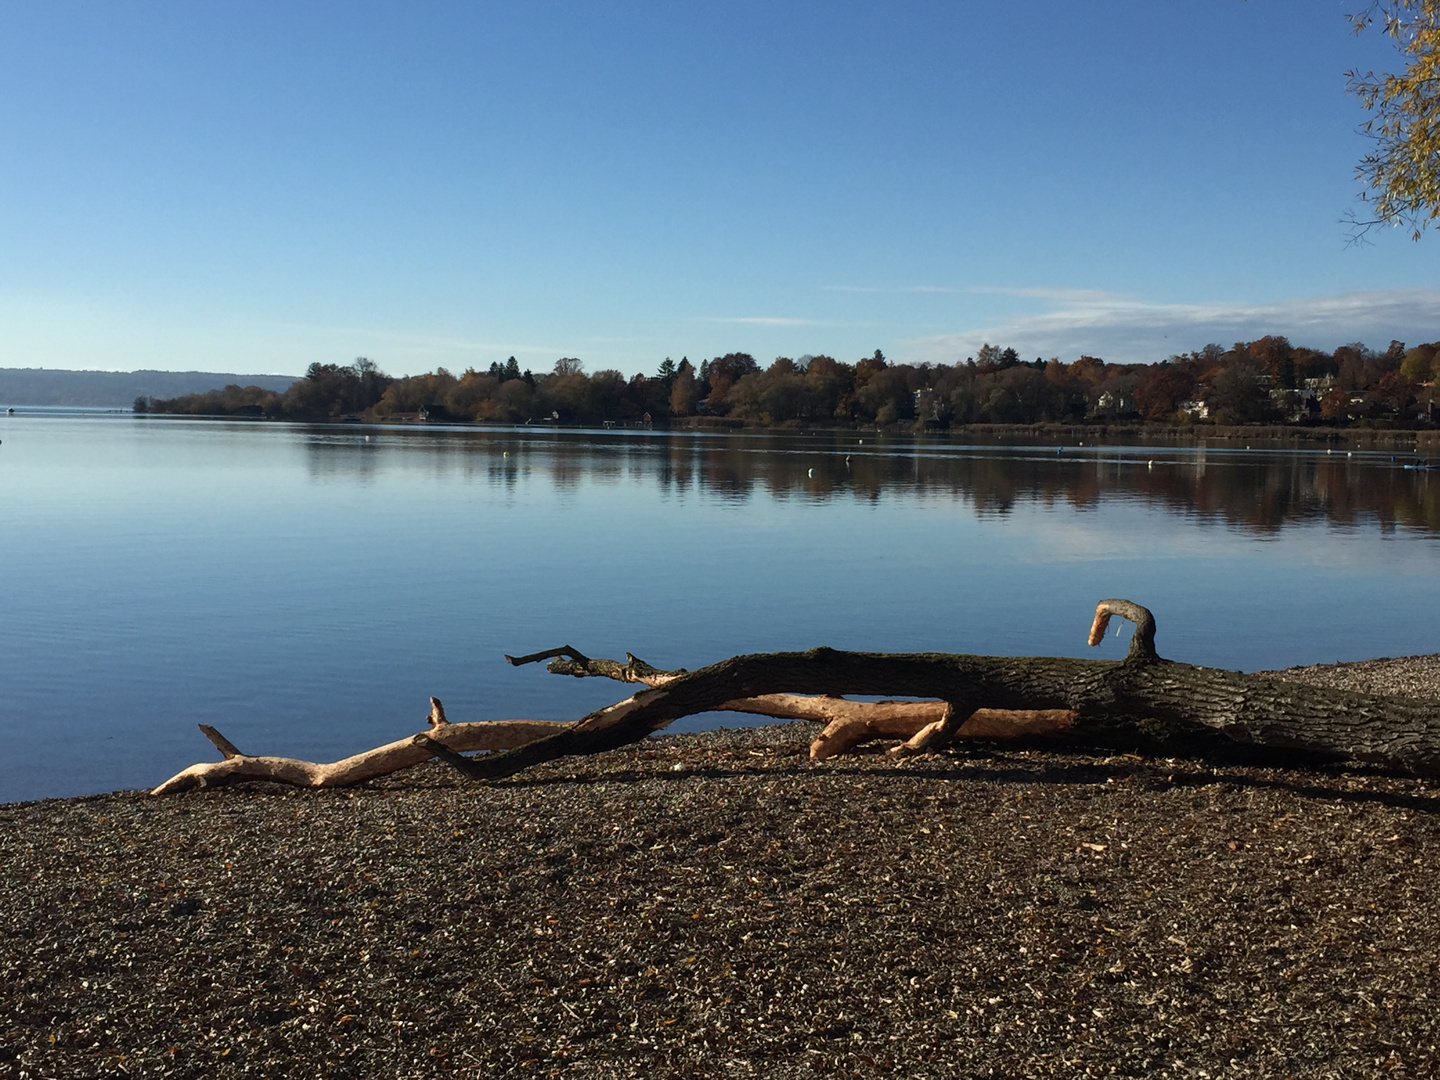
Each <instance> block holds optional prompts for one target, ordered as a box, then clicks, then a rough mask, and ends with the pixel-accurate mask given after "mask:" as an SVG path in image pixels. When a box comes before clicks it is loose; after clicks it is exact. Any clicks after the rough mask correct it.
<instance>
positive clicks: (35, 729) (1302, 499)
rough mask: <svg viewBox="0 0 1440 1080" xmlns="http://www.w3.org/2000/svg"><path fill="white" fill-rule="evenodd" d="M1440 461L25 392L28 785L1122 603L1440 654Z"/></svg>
mask: <svg viewBox="0 0 1440 1080" xmlns="http://www.w3.org/2000/svg"><path fill="white" fill-rule="evenodd" d="M862 439H863V442H862V441H861V440H862ZM1417 460H1419V459H1417V458H1416V457H1414V456H1413V455H1402V456H1400V460H1392V458H1391V455H1390V454H1389V453H1388V452H1386V453H1361V452H1358V451H1357V452H1355V453H1354V454H1353V455H1347V454H1346V453H1345V452H1344V451H1336V452H1334V453H1331V454H1327V453H1325V451H1324V450H1320V451H1318V452H1315V451H1298V452H1297V451H1294V450H1261V449H1259V448H1257V449H1255V450H1253V451H1247V450H1245V449H1243V448H1239V449H1231V448H1221V447H1216V446H1213V445H1212V446H1210V447H1208V448H1200V449H1196V448H1165V447H1124V448H1115V447H1109V448H1090V447H1076V446H1069V447H1065V448H1064V449H1063V451H1060V452H1057V449H1056V448H1055V447H1053V446H1050V447H1016V446H999V445H988V446H975V445H961V444H957V443H953V442H944V441H938V440H919V441H915V440H908V439H896V438H883V437H879V438H877V437H875V436H871V435H864V434H861V435H856V434H845V435H813V436H807V435H782V436H751V435H737V434H688V433H687V434H671V433H664V432H617V431H533V430H473V429H464V430H461V429H454V430H446V429H421V428H390V427H356V426H338V427H298V426H286V425H280V424H268V423H243V422H235V423H228V422H219V421H186V420H174V419H159V418H145V417H130V416H125V415H119V416H109V417H84V416H63V415H53V414H52V415H37V414H35V413H33V412H31V413H21V414H18V415H15V416H8V417H7V416H4V415H3V414H0V800H3V801H8V800H18V799H30V798H39V797H43V796H52V795H75V794H82V793H87V792H96V791H103V790H111V789H115V788H134V787H149V786H151V785H153V784H156V783H158V782H159V781H161V780H163V779H165V778H166V777H168V776H169V775H171V774H172V773H174V772H176V771H178V770H179V769H181V768H183V767H184V766H186V765H188V764H190V763H192V762H194V761H198V760H202V759H209V758H211V757H213V756H214V751H213V749H212V748H211V746H210V744H209V743H208V742H207V741H206V740H205V739H204V737H203V736H202V735H200V733H199V732H198V731H197V730H196V727H195V725H196V724H197V723H208V724H213V725H215V726H216V727H218V728H219V729H220V730H221V731H222V732H224V733H225V734H226V735H227V736H229V738H230V739H231V740H232V741H233V742H235V743H236V744H237V745H238V746H239V747H240V748H241V749H243V750H246V751H247V752H251V753H275V754H287V755H297V756H303V757H307V758H314V759H324V760H330V759H334V758H337V757H341V756H344V755H346V754H349V753H353V752H355V751H358V750H361V749H364V748H366V747H369V746H372V745H375V744H378V743H380V742H384V741H387V740H390V739H393V738H398V737H400V736H402V735H406V734H409V733H411V732H413V731H415V730H418V729H419V728H420V727H421V726H422V725H423V719H424V716H425V714H426V712H427V710H428V701H427V698H428V696H429V695H431V694H434V695H436V696H437V697H439V698H441V699H443V700H444V702H445V705H446V709H447V711H448V713H449V715H450V718H451V719H452V720H472V719H483V718H493V717H514V716H529V717H546V718H570V717H574V716H578V715H580V714H581V713H583V712H584V711H586V710H588V709H591V708H594V707H597V706H599V705H602V704H605V703H607V702H609V701H613V700H617V699H618V698H619V697H622V696H623V695H624V688H623V687H621V686H619V685H618V684H615V683H609V682H603V681H600V680H576V679H567V678H560V677H557V676H553V675H547V674H546V673H545V672H544V670H543V668H542V667H541V666H539V665H537V666H534V667H530V668H523V669H515V668H511V667H509V666H507V665H506V664H505V662H504V660H503V658H502V654H503V653H506V652H509V653H525V652H531V651H536V650H540V649H543V648H547V647H552V646H558V645H561V644H567V643H568V644H571V645H574V646H575V647H576V648H578V649H580V650H582V651H583V652H586V653H589V654H590V655H592V656H615V657H619V656H623V654H624V653H625V652H626V651H627V650H628V651H630V652H633V653H635V654H636V655H638V656H641V657H643V658H644V659H646V660H649V661H650V662H652V663H654V664H657V665H660V666H667V667H668V666H677V667H679V666H683V667H690V668H694V667H700V666H702V665H704V664H706V663H709V662H712V661H715V660H718V659H722V658H724V657H726V656H728V655H731V654H734V653H740V652H755V651H761V650H770V649H800V648H809V647H811V646H814V645H822V644H823V645H831V646H834V647H837V648H854V649H879V650H894V651H902V650H916V649H925V650H931V649H934V650H946V651H955V652H980V653H1005V654H1054V655H1082V654H1086V655H1095V656H1108V657H1118V656H1120V655H1121V654H1123V651H1124V647H1125V641H1124V639H1123V638H1116V637H1114V636H1112V637H1110V638H1109V639H1108V640H1107V641H1106V643H1105V644H1104V645H1102V646H1101V647H1100V648H1098V649H1094V650H1087V649H1086V647H1085V634H1086V631H1087V629H1088V627H1089V624H1090V616H1091V613H1092V611H1093V608H1094V605H1095V602H1096V601H1097V600H1099V599H1102V598H1104V597H1107V596H1124V597H1128V598H1130V599H1133V600H1136V601H1139V602H1141V603H1143V604H1146V605H1147V606H1149V607H1150V608H1151V609H1152V610H1153V611H1154V612H1155V614H1156V618H1157V621H1158V624H1159V634H1158V636H1157V646H1158V648H1159V651H1160V653H1161V655H1164V656H1169V657H1172V658H1175V659H1181V660H1187V661H1192V662H1195V663H1202V664H1208V665H1215V666H1222V667H1231V668H1242V669H1246V670H1254V669H1258V668H1270V667H1283V666H1286V665H1290V664H1301V663H1318V662H1329V661H1334V660H1341V659H1362V658H1366V657H1372V656H1384V655H1404V654H1410V653H1421V652H1440V574H1437V572H1436V571H1437V569H1440V549H1437V542H1440V471H1437V472H1433V473H1432V472H1429V471H1423V470H1417V469H1413V468H1411V469H1406V468H1404V467H1403V465H1404V464H1405V463H1407V462H1412V463H1413V462H1415V461H1417ZM737 722H739V721H737V718H736V717H735V716H733V715H731V716H712V717H709V718H699V719H696V720H692V721H688V722H687V724H688V725H689V727H691V728H693V727H703V726H719V725H721V724H729V725H731V726H733V725H735V724H736V723H737ZM677 730H684V728H678V727H677Z"/></svg>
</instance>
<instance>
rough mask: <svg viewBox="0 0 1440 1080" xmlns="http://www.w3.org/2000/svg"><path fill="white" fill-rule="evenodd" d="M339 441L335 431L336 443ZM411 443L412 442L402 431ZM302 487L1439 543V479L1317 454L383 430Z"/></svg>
mask: <svg viewBox="0 0 1440 1080" xmlns="http://www.w3.org/2000/svg"><path fill="white" fill-rule="evenodd" d="M347 435H348V433H347ZM415 435H416V436H419V435H420V433H419V432H417V433H415ZM307 446H308V448H309V450H310V454H309V459H310V471H311V474H312V475H313V476H316V477H320V476H334V475H336V474H340V473H344V474H348V475H351V476H357V475H358V476H360V477H363V478H365V479H370V478H371V477H373V475H374V473H375V471H376V470H377V469H385V468H399V469H402V470H408V469H418V470H422V471H424V472H428V473H450V474H452V475H453V474H454V473H455V472H456V471H457V470H458V471H459V472H461V473H463V474H464V475H466V476H467V477H472V478H477V479H483V480H485V481H488V482H489V483H490V484H491V485H492V486H500V487H503V488H505V489H509V490H512V491H513V489H514V487H515V485H516V484H517V482H524V480H525V478H526V477H533V478H535V479H541V478H543V479H544V480H545V481H548V482H549V483H550V484H551V485H552V486H553V487H555V488H556V489H557V490H560V491H574V490H576V489H577V488H579V487H581V486H583V485H586V484H596V485H601V486H605V487H610V486H614V485H616V484H620V483H624V482H626V481H638V482H645V481H649V482H656V481H658V483H659V486H660V488H661V490H662V491H663V492H664V493H665V494H666V495H667V496H671V497H679V498H684V497H687V496H689V495H692V494H693V495H700V494H703V495H705V496H708V497H711V498H714V497H719V498H722V499H725V500H727V501H740V502H743V501H745V500H747V499H749V498H752V497H753V496H755V495H756V494H757V493H764V494H765V495H766V496H767V497H771V498H776V499H782V500H787V499H797V500H804V501H811V502H825V501H827V500H831V499H840V498H844V499H861V500H866V501H869V502H872V503H878V502H879V501H880V500H881V499H882V498H883V497H884V496H887V495H896V494H905V495H917V496H934V497H944V498H950V499H962V500H964V501H966V502H968V503H969V504H970V505H972V506H973V507H974V508H975V510H976V512H977V513H979V514H982V515H991V514H998V515H1003V514H1007V513H1009V512H1011V511H1012V510H1013V509H1014V508H1015V507H1016V506H1017V505H1024V504H1027V503H1030V504H1037V505H1042V506H1053V505H1065V506H1070V507H1073V508H1075V509H1081V510H1084V509H1093V508H1095V507H1097V506H1099V505H1100V504H1101V503H1102V502H1105V501H1108V500H1134V501H1138V502H1141V503H1144V504H1147V505H1152V506H1157V507H1163V508H1164V509H1165V510H1167V511H1169V512H1171V513H1175V514H1181V515H1185V516H1190V517H1195V518H1197V519H1203V520H1210V521H1221V522H1224V523H1226V524H1228V525H1231V526H1234V527H1237V528H1243V529H1247V530H1249V531H1252V532H1256V533H1261V534H1266V533H1274V532H1277V531H1278V530H1280V529H1282V528H1283V527H1284V526H1286V525H1289V524H1295V523H1301V522H1312V521H1313V522H1328V523H1329V524H1332V525H1336V526H1341V527H1344V526H1352V525H1359V524H1366V525H1378V526H1379V527H1380V528H1381V529H1382V530H1383V531H1388V530H1390V529H1394V528H1413V529H1419V530H1424V531H1427V532H1440V471H1437V472H1435V473H1434V474H1432V473H1430V472H1429V471H1426V470H1418V469H1405V468H1403V467H1402V464H1401V463H1399V462H1395V463H1392V462H1389V461H1386V460H1384V459H1377V458H1376V457H1374V456H1371V457H1353V458H1352V457H1347V456H1345V455H1343V454H1324V453H1310V452H1305V453H1287V452H1271V453H1254V454H1249V453H1236V452H1232V451H1218V452H1217V451H1214V450H1211V451H1208V452H1207V451H1206V450H1205V448H1203V447H1202V448H1199V449H1194V448H1188V449H1178V450H1177V449H1164V450H1162V449H1145V448H1135V447H1126V448H1115V447H1104V448H1093V449H1090V448H1087V449H1083V450H1082V449H1076V448H1066V449H1065V450H1063V451H1060V452H1057V451H1056V450H1055V448H1053V447H1050V448H1046V447H1032V448H1025V447H1007V448H1004V449H999V448H993V449H992V448H984V449H982V448H975V447H969V448H967V447H958V446H953V445H945V444H929V443H924V442H914V443H894V442H892V443H888V444H879V445H877V444H875V443H873V442H872V443H860V442H858V440H857V439H856V438H854V437H827V436H822V437H813V438H806V437H801V436H777V437H774V438H764V437H759V438H757V437H708V438H697V437H695V436H692V435H681V434H665V433H654V434H653V435H646V436H644V437H636V436H625V435H616V436H613V437H603V436H598V435H595V434H580V433H573V432H549V433H536V434H535V435H533V436H532V435H530V434H529V433H525V434H523V435H518V434H514V433H512V434H506V435H501V434H500V433H486V434H483V435H479V434H475V433H470V432H455V433H453V435H442V434H441V433H438V432H430V433H425V437H414V436H411V435H410V433H405V434H403V435H398V434H393V433H388V432H387V433H386V434H385V435H384V436H383V437H382V436H379V435H377V436H376V438H375V440H374V441H372V442H369V443H364V442H363V441H362V440H360V439H356V438H355V437H354V436H353V435H350V436H348V437H343V436H342V437H338V438H336V437H333V436H332V437H330V438H316V437H313V436H312V438H311V439H309V440H307Z"/></svg>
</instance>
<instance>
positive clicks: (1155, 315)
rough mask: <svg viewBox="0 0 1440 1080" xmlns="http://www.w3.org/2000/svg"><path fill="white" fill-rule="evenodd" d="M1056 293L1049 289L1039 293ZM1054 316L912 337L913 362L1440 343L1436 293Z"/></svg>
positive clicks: (1100, 304)
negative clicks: (984, 349) (995, 354)
mask: <svg viewBox="0 0 1440 1080" xmlns="http://www.w3.org/2000/svg"><path fill="white" fill-rule="evenodd" d="M1034 295H1037V296H1042V295H1044V296H1054V291H1053V290H1035V293H1034ZM1055 299H1056V301H1057V303H1056V306H1055V307H1054V308H1053V309H1052V310H1050V311H1044V312H1039V313H1036V314H1033V315H1028V314H1020V315H1012V316H1009V317H1008V318H1006V319H1005V320H1003V321H1000V322H997V323H994V324H992V325H989V326H982V327H978V328H976V329H974V330H964V331H958V332H955V333H950V334H939V335H934V336H931V337H924V338H913V339H911V340H910V341H909V342H908V343H907V345H908V349H907V351H908V352H911V353H913V354H914V358H915V359H916V360H930V361H935V362H940V361H943V362H953V361H955V360H956V359H957V358H958V359H964V358H965V357H966V356H973V355H975V352H976V350H977V349H979V347H980V346H981V345H982V344H984V343H985V342H990V343H992V344H996V345H1009V346H1012V347H1014V348H1015V349H1016V350H1017V351H1018V352H1019V353H1020V355H1021V356H1046V357H1049V356H1059V357H1061V358H1067V359H1073V358H1075V357H1076V356H1080V355H1082V354H1089V355H1091V356H1100V357H1103V358H1104V359H1106V360H1109V361H1112V362H1118V363H1153V362H1154V361H1156V360H1161V359H1164V358H1165V357H1166V356H1170V355H1172V354H1174V353H1184V352H1189V351H1191V350H1192V349H1199V348H1201V347H1202V346H1204V345H1206V344H1208V343H1209V342H1212V341H1214V342H1219V343H1220V344H1222V345H1229V344H1230V343H1232V342H1235V341H1250V340H1253V339H1255V338H1257V337H1262V336H1264V335H1265V334H1284V335H1286V336H1287V337H1289V338H1290V340H1291V341H1292V342H1294V343H1295V344H1297V345H1309V346H1312V347H1315V348H1325V349H1330V348H1334V347H1335V346H1336V345H1341V344H1344V343H1346V342H1350V341H1364V342H1366V343H1367V344H1369V345H1371V346H1374V347H1377V348H1383V347H1385V346H1386V345H1387V344H1388V343H1389V342H1390V341H1391V339H1392V338H1393V339H1398V340H1401V341H1408V342H1410V343H1411V344H1416V343H1419V342H1421V341H1434V340H1436V339H1440V289H1434V288H1417V289H1390V290H1385V291H1372V292H1355V293H1344V294H1340V295H1336V296H1315V297H1304V298H1300V299H1294V300H1282V301H1278V302H1275V303H1268V304H1243V303H1216V304H1158V303H1152V302H1148V301H1144V300H1133V299H1125V298H1123V297H1116V296H1112V295H1109V294H1104V293H1094V294H1087V293H1085V292H1084V291H1083V290H1076V291H1074V292H1073V293H1072V294H1071V295H1070V296H1069V297H1068V298H1061V297H1059V296H1056V297H1055Z"/></svg>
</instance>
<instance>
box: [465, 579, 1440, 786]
mask: <svg viewBox="0 0 1440 1080" xmlns="http://www.w3.org/2000/svg"><path fill="white" fill-rule="evenodd" d="M1113 615H1119V616H1121V617H1122V618H1126V619H1129V620H1130V621H1131V622H1133V623H1134V624H1135V630H1134V633H1133V634H1132V636H1131V639H1130V650H1129V654H1128V655H1127V656H1126V658H1125V659H1124V660H1120V661H1110V660H1074V659H1068V658H1063V657H1053V658H1052V657H1037V656H1027V657H997V656H966V655H955V654H947V653H912V654H896V653H859V652H841V651H838V650H835V649H827V648H819V649H811V650H809V651H808V652H800V653H763V654H758V655H754V656H736V657H732V658H731V659H729V660H724V661H721V662H720V663H718V664H713V665H711V666H710V667H707V668H702V669H700V670H699V671H694V672H687V673H686V674H684V675H680V676H678V677H676V678H673V679H669V680H667V681H665V682H662V683H660V684H659V685H657V686H655V687H653V688H650V689H647V690H644V691H641V692H640V693H638V694H636V695H634V696H633V697H630V698H627V699H626V700H625V701H623V702H620V703H618V704H616V705H612V706H610V707H609V708H607V709H601V710H599V711H598V712H595V713H591V714H590V715H589V716H587V717H584V718H583V719H581V720H580V721H578V722H577V723H575V724H574V725H572V726H570V727H567V728H564V729H563V730H561V731H559V732H557V733H556V734H554V735H550V736H548V737H546V738H543V739H538V740H536V741H535V742H533V743H529V744H527V745H525V746H522V747H518V748H517V749H514V750H510V751H506V752H504V753H499V754H491V755H487V756H485V757H483V758H478V759H472V760H470V761H469V762H468V764H467V767H466V768H465V770H464V771H465V774H466V775H467V776H470V777H471V778H473V779H498V778H500V777H505V776H511V775H513V774H515V773H517V772H520V771H521V770H523V769H527V768H530V767H531V766H534V765H538V764H541V763H542V762H546V761H553V760H555V759H556V758H560V757H567V756H571V755H577V754H593V753H599V752H601V751H604V750H610V749H614V748H616V747H619V746H624V745H626V744H627V743H631V742H636V741H638V740H639V739H642V738H644V737H645V736H647V735H649V734H651V733H652V732H655V731H658V730H660V729H661V728H663V727H665V726H666V725H668V724H670V723H672V722H674V721H675V720H677V719H679V718H681V717H683V716H689V715H691V714H693V713H698V712H706V711H709V710H712V709H714V708H715V707H716V705H717V704H718V703H720V702H724V701H733V700H737V699H740V698H747V697H756V696H760V695H764V694H770V693H779V692H790V693H802V694H898V695H907V696H913V697H925V698H935V699H938V700H940V701H944V702H946V703H948V705H949V706H950V707H949V708H948V709H947V710H946V713H945V716H944V717H943V718H942V719H940V720H937V721H936V722H934V723H932V724H930V725H929V726H927V727H926V728H925V729H923V730H921V731H920V732H919V733H917V734H916V735H915V736H914V737H912V738H911V739H910V740H909V741H908V742H907V743H906V744H905V745H906V748H907V749H908V750H910V751H914V752H919V751H926V750H934V749H939V748H941V747H943V746H944V745H946V743H948V741H949V740H950V739H951V738H953V737H954V735H955V734H956V732H957V730H958V728H959V725H960V722H961V721H962V720H963V719H964V718H967V717H969V716H970V715H971V713H973V712H974V711H975V709H977V708H981V707H989V708H999V709H1007V710H1026V711H1034V710H1051V709H1054V710H1064V711H1068V712H1071V713H1073V714H1074V717H1075V721H1074V725H1073V727H1072V728H1071V731H1072V733H1073V734H1075V735H1077V736H1081V737H1083V736H1084V735H1085V733H1086V732H1087V730H1091V729H1096V728H1100V727H1110V728H1112V729H1113V726H1114V725H1115V724H1116V723H1117V722H1119V723H1131V724H1140V723H1149V724H1154V725H1160V726H1170V727H1173V728H1179V729H1194V728H1207V729H1210V730H1213V731H1217V732H1219V733H1221V734H1223V735H1225V736H1227V737H1228V738H1230V739H1232V740H1234V741H1236V742H1241V743H1249V744H1254V745H1259V746H1267V747H1274V748H1282V749H1291V750H1298V751H1303V752H1305V753H1308V754H1314V755H1320V756H1325V757H1330V758H1337V759H1350V760H1355V761H1363V762H1371V763H1376V764H1380V765H1384V766H1388V767H1390V768H1394V769H1398V770H1403V771H1408V772H1414V773H1422V774H1432V775H1433V774H1440V703H1437V702H1433V701H1421V700H1417V699H1412V698H1403V697H1388V696H1382V695H1376V694H1357V693H1352V692H1349V691H1344V690H1332V689H1328V688H1323V687H1316V686H1304V685H1298V684H1295V683H1287V682H1284V681H1283V680H1279V679H1270V678H1261V677H1258V676H1254V675H1245V674H1242V673H1240V672H1238V671H1223V670H1220V669H1217V668H1205V667H1197V666H1195V665H1192V664H1181V663H1175V662H1173V661H1169V660H1163V659H1161V658H1160V657H1159V656H1158V655H1157V654H1156V652H1155V620H1154V617H1153V616H1152V615H1151V613H1150V612H1149V610H1147V609H1146V608H1144V607H1141V606H1140V605H1139V604H1134V603H1131V602H1130V601H1128V600H1104V601H1101V603H1100V604H1099V605H1098V606H1097V608H1096V613H1095V621H1094V624H1093V625H1092V627H1091V632H1090V644H1092V645H1094V644H1098V642H1099V640H1100V638H1101V637H1102V636H1103V634H1104V632H1105V628H1106V626H1107V624H1108V623H1109V620H1110V618H1111V616H1113Z"/></svg>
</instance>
